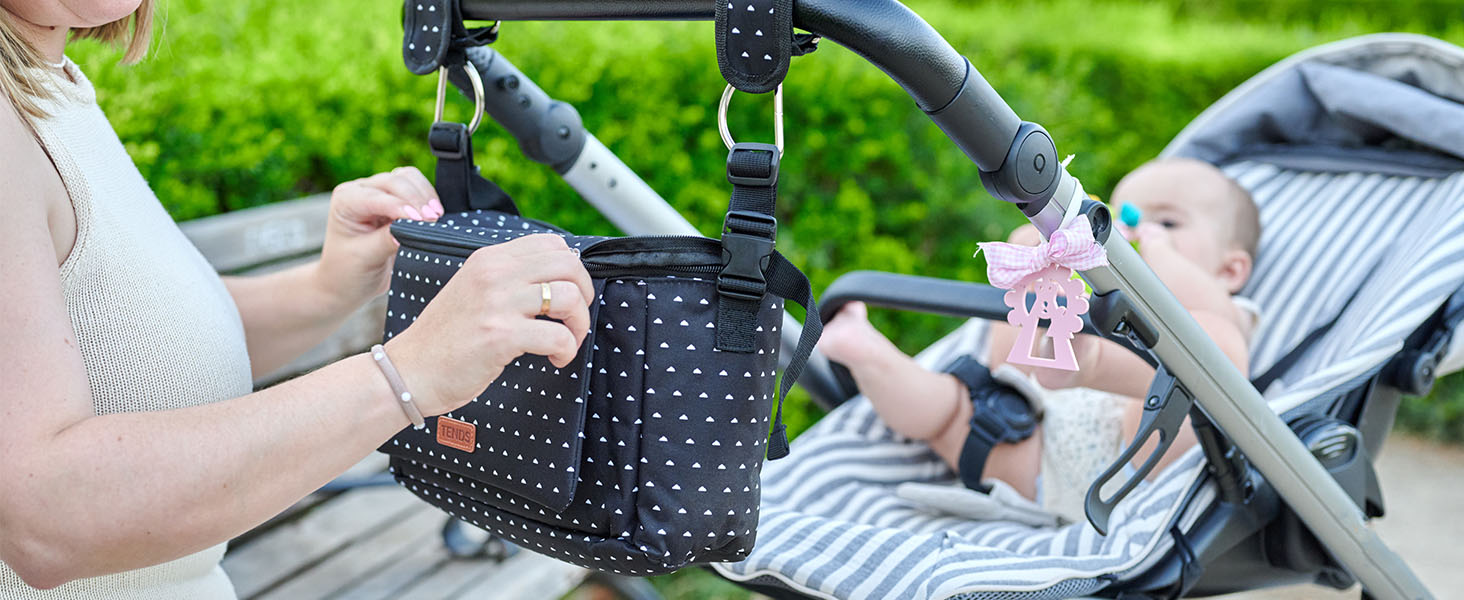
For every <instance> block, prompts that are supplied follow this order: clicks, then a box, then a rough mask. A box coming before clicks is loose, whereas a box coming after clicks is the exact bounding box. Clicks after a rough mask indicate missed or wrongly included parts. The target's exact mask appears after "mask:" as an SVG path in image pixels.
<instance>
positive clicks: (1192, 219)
mask: <svg viewBox="0 0 1464 600" xmlns="http://www.w3.org/2000/svg"><path fill="white" fill-rule="evenodd" d="M1113 201H1114V203H1115V205H1116V206H1120V207H1121V206H1122V205H1124V204H1132V205H1134V206H1136V207H1138V209H1139V210H1140V212H1141V214H1142V221H1143V222H1148V223H1156V224H1159V225H1162V226H1163V227H1164V228H1165V229H1168V230H1169V232H1170V234H1171V235H1170V237H1171V238H1172V239H1173V240H1174V248H1175V250H1177V251H1178V252H1179V253H1180V254H1181V255H1182V256H1184V257H1185V258H1188V259H1189V260H1191V261H1193V262H1194V263H1195V264H1197V265H1199V266H1200V267H1202V268H1204V269H1206V270H1207V271H1209V272H1211V273H1214V275H1215V277H1217V278H1218V279H1220V281H1221V283H1222V284H1223V285H1224V286H1225V288H1226V289H1228V290H1230V293H1232V294H1234V293H1236V292H1239V291H1240V288H1241V287H1242V286H1244V285H1245V282H1246V280H1247V279H1249V278H1250V274H1251V265H1252V264H1253V261H1254V259H1255V255H1256V244H1257V242H1258V241H1259V240H1260V237H1261V222H1260V216H1259V215H1258V214H1257V212H1256V205H1255V202H1253V201H1252V200H1251V196H1250V193H1249V192H1247V191H1246V190H1245V188H1243V187H1240V185H1239V184H1237V183H1235V181H1234V180H1232V179H1230V178H1229V177H1226V176H1225V174H1224V173H1221V172H1220V170H1219V169H1217V168H1215V167H1214V166H1211V165H1210V164H1209V163H1206V162H1201V161H1198V160H1192V159H1186V158H1162V159H1158V160H1153V161H1150V162H1148V163H1145V164H1144V165H1143V166H1140V167H1139V168H1137V169H1134V170H1133V171H1132V172H1130V173H1129V174H1128V175H1125V176H1124V178H1123V180H1121V181H1119V182H1118V187H1116V188H1114V189H1113Z"/></svg>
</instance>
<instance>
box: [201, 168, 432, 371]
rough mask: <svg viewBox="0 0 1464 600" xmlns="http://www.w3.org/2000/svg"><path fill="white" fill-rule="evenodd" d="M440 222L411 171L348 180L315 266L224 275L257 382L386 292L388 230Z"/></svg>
mask: <svg viewBox="0 0 1464 600" xmlns="http://www.w3.org/2000/svg"><path fill="white" fill-rule="evenodd" d="M439 216H442V203H441V201H439V200H438V199H437V192H436V191H435V190H433V188H432V184H431V183H428V181H427V178H426V177H425V176H423V175H422V172H421V171H418V170H417V169H416V168H414V167H402V168H398V169H394V170H392V171H391V172H389V173H381V174H378V175H374V176H371V177H368V178H365V179H357V180H355V181H348V182H346V183H343V184H341V185H339V186H336V189H335V191H334V192H332V193H331V201H330V216H329V217H328V219H329V220H328V221H327V223H326V229H325V245H324V248H323V249H322V250H321V258H320V260H319V261H317V262H314V263H311V264H307V265H301V266H298V267H295V268H292V269H288V270H285V271H280V272H278V273H271V274H268V275H261V276H254V277H225V278H224V285H225V286H227V287H228V289H229V294H230V295H232V296H233V297H234V304H235V306H237V307H238V308H239V317H240V319H241V320H242V321H243V322H244V339H245V341H246V343H248V345H249V359H250V367H251V369H252V370H253V371H254V376H255V377H259V376H261V375H264V374H266V373H270V372H273V371H274V370H275V369H278V368H280V367H281V366H284V365H286V364H288V363H289V362H290V361H291V360H294V359H295V357H297V356H299V355H300V354H302V353H304V352H305V351H306V350H309V349H310V348H311V347H312V346H314V345H316V344H318V343H320V341H321V340H324V339H325V338H326V337H327V336H329V335H330V334H331V333H332V332H334V331H335V330H336V328H338V327H340V326H341V323H343V322H344V321H345V320H346V318H347V317H349V316H350V315H351V312H352V311H355V310H356V309H357V308H360V307H361V305H362V304H365V303H366V301H368V300H370V299H371V298H373V297H375V296H378V295H380V294H383V293H385V292H386V287H387V284H388V283H390V281H391V265H392V259H393V257H394V254H395V252H396V244H395V243H394V242H393V241H392V239H391V234H390V232H389V230H388V229H387V227H386V225H387V224H389V223H391V222H392V221H393V220H395V219H398V218H411V219H424V220H435V219H436V218H437V217H439Z"/></svg>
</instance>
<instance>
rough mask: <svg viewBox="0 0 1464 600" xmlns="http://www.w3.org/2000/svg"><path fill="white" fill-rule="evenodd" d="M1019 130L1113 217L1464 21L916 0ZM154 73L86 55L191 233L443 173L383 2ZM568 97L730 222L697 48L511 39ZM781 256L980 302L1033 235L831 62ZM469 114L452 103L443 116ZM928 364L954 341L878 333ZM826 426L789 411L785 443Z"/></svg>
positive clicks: (819, 62) (194, 53)
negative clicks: (1214, 150)
mask: <svg viewBox="0 0 1464 600" xmlns="http://www.w3.org/2000/svg"><path fill="white" fill-rule="evenodd" d="M908 4H909V6H910V7H911V8H913V9H914V10H916V12H918V13H920V14H921V15H923V16H924V17H925V18H926V19H927V20H928V21H930V22H931V23H934V24H936V27H937V29H939V30H940V31H941V32H942V33H943V34H944V35H945V36H946V37H947V39H949V40H950V42H951V43H952V44H953V45H954V46H955V47H956V48H957V49H958V50H960V51H961V52H962V53H963V54H965V55H966V56H968V57H970V58H971V59H972V61H973V63H974V64H975V65H976V66H977V68H978V69H979V70H981V71H982V73H983V74H984V75H985V76H986V77H987V79H988V80H990V81H991V82H992V84H993V86H994V87H995V88H996V89H997V90H998V91H999V92H1000V93H1001V94H1002V95H1003V96H1004V97H1005V98H1006V100H1007V101H1008V102H1009V103H1010V104H1011V105H1012V107H1013V108H1014V109H1015V110H1016V111H1017V113H1018V114H1020V115H1022V116H1023V117H1024V118H1027V119H1029V120H1033V121H1037V122H1039V123H1042V124H1043V125H1044V126H1045V127H1046V128H1047V129H1048V130H1049V131H1050V132H1051V133H1052V134H1053V136H1054V138H1055V139H1056V140H1057V141H1058V145H1059V151H1060V152H1062V153H1063V154H1067V153H1075V154H1077V160H1076V161H1075V162H1074V163H1073V165H1072V166H1071V171H1072V172H1073V173H1074V174H1075V175H1077V176H1078V177H1079V178H1081V179H1082V180H1083V181H1084V183H1085V186H1086V188H1087V189H1088V190H1089V191H1090V192H1094V193H1097V194H1099V195H1106V194H1107V192H1108V190H1110V189H1111V188H1112V185H1113V184H1114V183H1116V182H1117V180H1118V178H1119V177H1121V176H1122V174H1123V173H1124V172H1126V171H1127V170H1129V169H1130V168H1132V167H1134V166H1137V165H1138V164H1139V163H1141V162H1143V161H1144V160H1146V159H1148V158H1151V157H1153V156H1154V155H1155V154H1156V153H1157V152H1158V151H1159V150H1160V149H1161V148H1163V146H1164V144H1165V143H1166V142H1167V141H1168V140H1169V139H1170V138H1171V137H1173V136H1174V135H1175V134H1176V133H1177V132H1178V131H1179V130H1180V128H1182V127H1183V126H1184V125H1185V124H1186V123H1187V122H1188V121H1189V120H1191V119H1192V118H1194V116H1195V115H1196V114H1198V113H1199V111H1200V110H1202V109H1203V108H1204V107H1205V106H1207V105H1209V104H1210V103H1211V102H1213V101H1214V100H1216V99H1217V98H1219V97H1220V96H1221V95H1223V94H1224V93H1225V92H1227V91H1228V90H1230V89H1231V88H1233V87H1234V86H1235V85H1237V84H1239V83H1240V82H1242V81H1243V80H1245V79H1246V78H1248V77H1249V76H1251V75H1253V74H1255V73H1256V72H1257V71H1259V70H1261V69H1262V68H1264V67H1266V66H1267V65H1269V64H1271V63H1273V62H1275V61H1276V60H1279V59H1281V58H1283V57H1285V56H1287V55H1289V54H1292V53H1294V52H1296V51H1299V50H1302V49H1304V48H1308V47H1311V46H1315V45H1318V44H1321V43H1325V42H1329V41H1333V40H1337V39H1342V38H1346V37H1350V36H1354V35H1359V34H1364V33H1372V32H1378V31H1389V30H1403V31H1414V32H1419V33H1426V34H1430V35H1434V36H1436V37H1440V38H1443V39H1445V40H1448V41H1451V42H1453V43H1456V44H1464V26H1461V25H1460V23H1461V19H1460V17H1461V16H1464V9H1461V8H1460V6H1459V4H1458V3H1456V2H1450V1H1441V0H1438V1H1431V0H1398V1H1388V0H1348V1H1340V2H1334V1H1327V0H1283V1H1267V0H1244V1H1232V2H1210V1H1204V0H1166V1H1160V2H1142V1H1139V0H1099V1H1080V0H1058V1H1054V2H1032V1H1030V0H1029V1H1025V2H1006V1H994V2H976V1H972V0H911V1H910V2H908ZM162 9H163V10H162V15H161V16H160V21H161V23H160V25H161V27H160V28H159V35H158V36H157V39H156V40H155V42H154V52H153V55H152V57H151V58H149V59H148V60H147V61H146V62H144V63H142V64H140V65H137V66H133V67H119V66H118V65H116V64H115V63H116V59H117V54H116V53H115V52H114V51H112V50H110V49H107V48H103V47H100V46H97V45H95V44H92V43H78V44H73V45H72V46H71V48H70V50H69V52H70V55H71V56H72V57H73V58H74V59H75V60H77V61H78V62H79V63H81V64H82V66H83V68H84V70H85V71H86V72H87V73H88V74H89V76H90V77H91V78H92V79H93V81H94V82H95V84H96V86H97V87H98V90H99V93H98V96H99V101H100V102H101V104H102V107H103V108H104V109H105V110H106V111H107V113H108V115H109V116H110V118H111V120H112V122H113V124H114V126H115V127H116V129H117V132H118V134H119V135H120V136H121V138H122V139H123V141H124V142H125V143H126V145H127V148H128V151H129V152H130V153H131V154H132V156H133V158H134V160H135V161H136V162H137V164H138V166H139V168H140V169H141V170H142V173H143V175H144V176H146V177H147V179H148V181H149V182H151V184H152V185H153V187H154V189H155V190H156V191H157V193H158V195H159V197H160V198H161V199H162V201H163V203H164V205H165V206H166V207H167V208H168V210H169V211H170V212H171V213H172V215H173V216H174V217H175V218H176V219H179V220H186V219H192V218H197V217H202V216H206V215H211V214H215V213H219V212H224V211H229V210H238V209H242V208H248V207H251V206H257V205H261V204H265V203H269V202H274V201H279V200H285V199H290V198H295V197H298V196H301V195H305V194H310V193H316V192H321V191H326V190H329V189H331V188H332V187H333V186H334V185H335V184H336V183H338V182H340V181H344V180H347V179H352V178H356V177H363V176H367V175H370V174H372V173H374V172H378V171H383V170H387V169H390V168H392V167H395V166H398V165H402V164H412V165H417V166H418V167H421V168H422V169H423V171H425V172H428V173H430V172H431V169H430V167H431V165H432V163H431V160H430V158H431V157H430V154H429V153H428V152H427V151H426V145H425V140H424V135H425V133H426V131H427V126H428V124H429V123H428V121H429V120H430V117H431V110H432V95H433V92H434V85H435V81H434V78H431V77H416V76H412V75H410V74H409V73H408V72H407V71H406V70H405V69H404V68H403V67H402V65H401V58H400V45H399V44H400V16H399V11H400V4H399V3H397V2H393V1H387V0H374V1H371V2H362V1H360V0H318V1H312V2H269V1H265V0H251V1H233V2H209V1H205V0H170V1H168V2H164V3H163V7H162ZM497 47H498V49H500V50H501V51H502V52H504V54H505V55H506V56H508V57H509V58H510V59H511V60H513V61H514V62H515V63H516V64H517V65H518V66H519V67H520V68H521V69H523V70H524V71H525V72H526V73H528V74H530V75H531V76H532V77H533V78H534V79H535V80H536V81H537V82H538V83H539V84H540V85H541V86H542V87H543V88H544V89H545V90H546V91H548V92H549V93H550V94H551V95H552V96H554V97H556V98H558V99H561V100H565V101H568V102H570V103H572V104H574V105H575V106H576V107H578V108H579V110H580V112H581V114H582V115H583V117H584V121H585V123H586V124H587V125H588V126H589V128H590V129H591V131H593V132H594V133H595V134H596V136H598V137H599V138H600V139H601V140H602V141H604V142H605V143H606V144H607V145H608V146H609V147H610V148H611V149H613V150H615V151H616V152H617V153H618V154H619V155H620V156H621V157H622V158H623V159H624V160H625V161H626V162H627V163H628V164H630V165H631V166H632V167H634V168H635V169H636V170H637V171H639V172H640V173H641V175H642V176H643V177H644V178H645V179H646V180H647V182H648V183H650V184H651V186H652V187H654V188H656V189H657V190H659V191H660V192H661V193H662V195H663V196H665V197H666V199H667V200H668V201H670V202H671V203H672V204H673V205H674V206H676V207H677V208H678V209H680V210H681V211H682V212H683V213H684V214H686V215H687V217H688V218H689V219H690V220H691V221H692V222H693V223H696V224H698V225H699V226H700V227H701V228H702V229H703V231H704V232H706V233H713V232H715V230H716V228H717V226H718V225H719V224H720V222H721V213H722V212H723V211H724V210H725V205H726V201H727V191H728V190H727V189H726V185H725V183H724V180H723V177H722V167H723V162H724V160H725V156H726V154H725V150H724V149H723V147H722V145H721V142H720V140H719V139H718V137H717V134H716V126H715V121H714V119H715V108H714V103H715V101H716V99H717V96H718V94H719V93H720V91H721V88H722V82H721V80H720V78H719V76H718V74H717V69H716V66H715V65H716V63H715V59H714V56H713V48H712V34H711V28H710V25H709V24H706V23H655V24H638V23H603V24H584V23H568V24H566V23H555V24H544V23H509V24H506V25H505V26H504V30H503V37H502V40H501V41H500V42H499V43H498V44H497ZM787 97H788V105H787V121H788V128H789V148H788V154H787V156H786V157H785V158H784V165H785V166H784V171H783V172H784V173H785V177H784V180H783V184H782V194H781V204H780V207H779V209H780V210H779V220H780V222H781V223H782V224H783V227H782V228H781V231H780V233H781V236H780V239H779V247H780V249H781V250H782V251H783V252H784V253H785V254H787V255H788V256H789V257H790V258H792V259H793V260H794V262H795V263H796V264H799V265H801V266H802V267H803V268H804V269H805V270H806V271H807V272H808V273H809V275H810V276H811V278H812V280H813V282H814V287H815V290H818V289H822V288H823V287H824V286H826V285H828V284H829V283H830V282H831V281H832V280H833V279H834V278H835V277H837V276H838V275H839V274H840V273H843V272H846V271H848V270H853V269H881V270H891V271H897V272H903V273H918V274H923V275H930V276H937V277H954V278H962V279H967V280H981V279H983V277H984V276H983V269H984V265H983V264H982V263H981V261H980V260H979V259H972V258H971V254H972V252H973V251H974V249H975V243H976V242H977V241H981V240H989V239H997V238H1001V237H1003V236H1004V235H1005V233H1006V232H1008V231H1009V230H1011V229H1012V228H1013V227H1015V226H1016V225H1017V224H1019V223H1021V222H1022V220H1021V216H1020V214H1019V213H1018V212H1017V211H1016V210H1014V209H1012V208H1011V207H1009V206H1005V205H1003V204H1002V203H999V202H996V201H994V200H991V199H990V198H989V197H988V196H987V195H986V194H985V192H984V191H982V189H981V186H980V182H979V180H978V177H977V173H976V169H975V168H974V167H973V166H972V165H971V164H970V162H969V161H968V160H967V159H966V158H965V156H964V155H963V154H962V153H961V152H960V151H959V150H957V149H956V148H955V147H954V146H952V145H951V144H950V143H949V142H948V141H947V140H946V139H945V138H944V136H943V135H942V134H941V132H940V131H939V130H938V129H937V128H936V127H935V126H934V125H933V124H932V123H931V122H930V121H929V119H927V118H926V117H925V116H924V115H922V114H921V113H920V112H919V111H918V110H917V109H916V108H915V107H914V105H913V102H912V101H911V100H910V99H909V98H908V97H907V96H906V95H905V94H904V93H903V91H902V90H900V88H899V87H898V86H896V85H895V84H894V83H893V82H891V81H890V80H889V79H888V78H886V77H885V76H884V75H883V74H882V73H880V72H879V71H878V70H877V69H875V68H873V67H871V66H870V65H868V64H867V63H865V62H864V61H863V60H862V59H860V58H858V57H857V56H855V55H853V54H852V53H851V52H848V51H846V50H844V49H843V48H840V47H838V46H836V45H834V44H825V45H824V47H823V48H822V49H821V50H820V51H819V52H818V53H816V54H814V55H812V56H809V57H806V58H801V59H798V61H797V62H796V63H795V64H794V68H793V72H792V75H791V77H790V79H789V81H788V85H787ZM736 104H737V106H735V107H734V115H733V119H732V121H733V123H732V126H733V128H734V130H735V131H737V132H739V136H741V137H747V138H749V139H761V138H764V137H767V136H768V135H769V132H768V131H767V130H768V129H769V128H770V127H769V126H768V124H767V120H768V119H767V109H766V107H764V106H761V105H760V104H759V103H758V102H756V101H748V100H744V101H742V102H739V103H736ZM469 108H470V105H469V104H468V103H467V102H466V101H462V100H461V99H458V101H456V102H455V103H454V104H453V105H452V106H450V107H449V114H450V115H465V114H466V113H467V111H468V109H469ZM476 146H477V148H478V157H477V158H478V163H479V164H480V165H482V166H483V169H484V171H485V173H486V174H488V175H489V176H490V177H492V178H494V179H495V180H497V181H498V182H499V183H500V184H502V185H503V186H504V187H505V188H506V189H507V190H509V191H510V193H512V194H514V195H515V196H516V197H517V198H518V199H519V201H520V204H521V206H523V207H524V208H525V210H526V211H527V212H529V213H530V214H533V215H534V216H536V217H540V218H544V219H547V220H551V221H554V222H556V223H559V224H561V225H563V226H566V227H568V228H570V229H572V230H575V231H579V232H583V233H600V234H613V233H616V232H615V230H614V229H613V227H611V226H610V225H609V224H608V223H606V222H605V221H604V220H603V219H602V218H600V217H599V216H598V215H597V214H596V213H595V212H594V211H593V210H591V209H589V208H588V207H587V206H585V205H584V204H583V203H582V202H580V201H579V200H578V199H577V197H576V196H575V194H574V193H573V191H572V190H570V189H569V187H568V186H567V185H565V184H564V183H563V182H561V181H560V180H559V179H558V178H557V177H556V176H555V175H554V174H553V173H552V172H550V171H549V170H548V169H547V168H544V167H541V166H539V165H537V164H534V163H531V162H529V161H527V160H526V159H524V158H522V157H521V156H520V155H519V154H518V151H517V148H516V146H515V144H514V142H513V141H512V139H511V138H509V137H508V136H507V135H505V134H503V133H502V130H501V129H498V128H497V127H496V126H494V125H492V124H489V125H485V127H484V128H483V130H480V132H479V134H478V139H477V140H476ZM874 318H875V320H876V324H877V325H879V326H880V327H881V329H882V330H884V331H886V332H888V333H889V334H890V335H891V337H892V338H893V339H894V340H895V341H896V342H897V343H898V344H899V345H901V347H903V348H905V349H907V350H915V349H918V348H920V347H922V346H923V345H925V344H928V343H929V342H931V341H933V340H934V339H935V338H936V337H938V336H939V335H940V334H941V333H943V332H945V331H948V330H949V329H950V328H951V327H952V326H953V325H954V324H955V322H953V321H951V320H946V319H939V318H931V317H920V316H914V315H900V314H892V313H884V312H880V313H877V314H875V315H874ZM817 416H818V411H817V410H816V409H815V408H813V407H812V406H811V405H810V403H808V402H807V401H806V398H804V397H802V396H800V397H798V398H795V400H794V406H793V407H791V410H790V419H789V420H790V427H791V428H792V429H794V430H795V431H798V430H801V429H802V428H804V427H806V426H807V425H808V424H810V423H811V422H812V421H813V420H815V419H816V418H817ZM1400 423H1401V424H1403V426H1405V427H1411V428H1414V429H1417V430H1422V431H1425V432H1427V433H1429V434H1431V435H1433V436H1436V437H1441V438H1444V439H1451V440H1461V439H1464V378H1461V377H1459V376H1456V377H1453V378H1446V379H1445V380H1443V382H1442V383H1441V384H1440V385H1439V386H1438V387H1437V388H1436V390H1435V392H1434V393H1433V394H1432V395H1431V396H1429V397H1427V398H1412V399H1409V400H1408V401H1407V402H1405V403H1404V406H1403V409H1402V412H1401V415H1400ZM659 585H661V586H662V588H663V589H664V590H666V591H667V593H668V594H670V595H672V596H677V597H698V598H701V597H743V595H742V594H740V592H736V591H735V590H732V589H729V588H727V587H723V586H719V585H716V584H714V583H709V582H708V579H707V578H705V577H700V576H690V577H674V578H672V579H670V580H669V581H662V582H660V583H659Z"/></svg>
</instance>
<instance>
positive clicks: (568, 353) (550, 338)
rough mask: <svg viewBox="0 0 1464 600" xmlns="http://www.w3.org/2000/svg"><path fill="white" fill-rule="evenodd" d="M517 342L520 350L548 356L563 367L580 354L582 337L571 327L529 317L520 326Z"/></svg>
mask: <svg viewBox="0 0 1464 600" xmlns="http://www.w3.org/2000/svg"><path fill="white" fill-rule="evenodd" d="M515 342H517V343H518V344H519V350H522V351H523V352H526V353H528V354H537V355H539V356H546V357H548V358H549V362H550V363H552V364H553V365H554V366H556V367H563V366H565V365H568V364H569V363H570V362H571V361H573V360H574V357H575V355H577V354H579V346H580V338H578V337H576V336H575V335H574V334H573V333H572V332H570V330H569V327H566V326H565V325H564V324H562V323H556V322H554V321H545V320H542V319H528V320H525V321H523V325H522V326H521V327H519V328H518V331H517V335H516V339H515Z"/></svg>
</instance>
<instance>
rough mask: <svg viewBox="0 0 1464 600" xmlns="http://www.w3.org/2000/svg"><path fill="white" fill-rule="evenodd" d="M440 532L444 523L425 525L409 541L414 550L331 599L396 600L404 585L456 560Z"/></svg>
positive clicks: (485, 562) (489, 565)
mask: <svg viewBox="0 0 1464 600" xmlns="http://www.w3.org/2000/svg"><path fill="white" fill-rule="evenodd" d="M440 532H441V528H440V527H426V528H423V529H422V531H420V532H419V533H420V534H421V535H420V537H419V538H416V539H413V540H412V541H410V542H408V543H407V545H408V546H409V547H410V551H409V552H408V553H407V554H406V555H405V556H400V557H398V558H396V559H395V560H393V561H392V563H391V564H389V565H387V566H386V567H385V568H382V569H379V570H377V571H376V572H375V573H373V574H372V575H371V576H369V577H367V578H365V579H362V580H360V581H358V582H356V584H355V585H353V586H352V587H351V588H349V589H345V590H341V592H340V593H339V594H338V595H336V596H335V597H333V598H331V600H396V599H397V598H399V597H401V595H402V591H401V590H402V589H403V588H405V587H407V586H409V585H412V584H413V583H414V582H416V581H418V580H421V579H425V578H426V577H428V576H430V575H432V574H433V573H435V572H437V570H438V569H440V568H442V566H443V565H445V564H448V563H449V562H450V561H452V560H453V559H452V556H451V555H450V554H448V552H447V548H444V547H443V546H442V535H441V533H440ZM479 562H481V563H483V566H484V569H485V570H486V569H488V568H493V567H495V566H496V565H494V564H493V563H490V562H488V561H486V560H485V561H479Z"/></svg>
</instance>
